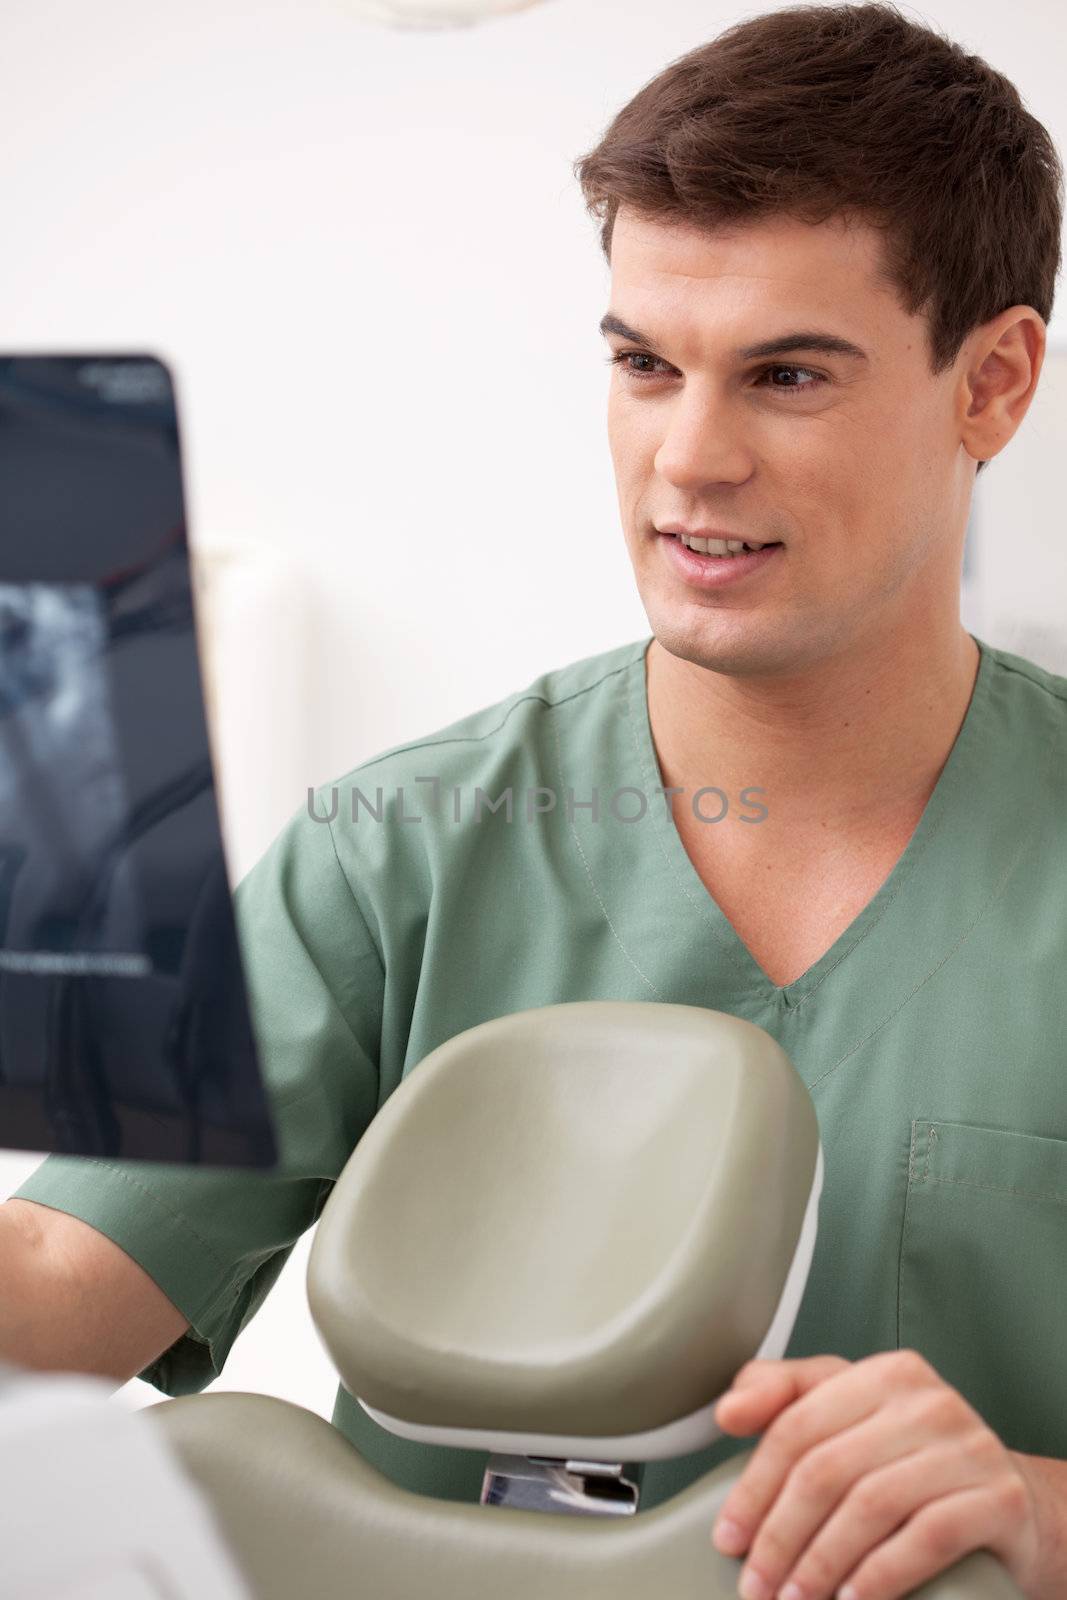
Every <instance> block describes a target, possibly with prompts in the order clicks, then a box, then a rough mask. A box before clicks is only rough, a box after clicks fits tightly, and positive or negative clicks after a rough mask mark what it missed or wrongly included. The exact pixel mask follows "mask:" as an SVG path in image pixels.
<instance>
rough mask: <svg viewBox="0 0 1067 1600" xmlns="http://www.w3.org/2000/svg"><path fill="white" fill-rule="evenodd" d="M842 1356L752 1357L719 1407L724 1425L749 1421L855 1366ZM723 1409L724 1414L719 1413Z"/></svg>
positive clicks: (788, 1403)
mask: <svg viewBox="0 0 1067 1600" xmlns="http://www.w3.org/2000/svg"><path fill="white" fill-rule="evenodd" d="M851 1365H852V1363H851V1362H850V1361H846V1360H844V1358H843V1357H842V1356H809V1357H807V1358H806V1359H803V1360H793V1361H749V1362H746V1364H745V1365H744V1366H743V1367H742V1368H741V1370H740V1372H738V1374H737V1376H736V1377H735V1378H734V1381H733V1384H732V1385H731V1387H730V1388H729V1389H728V1390H727V1391H726V1393H725V1394H724V1395H723V1396H722V1398H721V1400H720V1401H719V1404H718V1405H717V1406H716V1408H715V1419H716V1421H717V1422H718V1423H719V1424H720V1426H726V1423H727V1421H729V1422H732V1423H740V1421H741V1420H742V1419H743V1420H744V1421H745V1422H746V1423H748V1422H750V1420H751V1419H752V1418H754V1417H758V1416H766V1415H769V1414H771V1413H773V1412H776V1411H780V1410H781V1409H782V1407H783V1406H786V1405H791V1404H792V1403H793V1401H794V1400H799V1399H800V1398H801V1396H802V1395H805V1394H808V1393H809V1392H810V1391H811V1390H812V1389H815V1388H817V1387H818V1385H819V1384H820V1383H825V1382H826V1380H827V1378H832V1377H834V1376H835V1374H837V1373H838V1372H842V1371H844V1369H845V1368H846V1367H849V1366H851ZM720 1410H721V1411H722V1412H723V1416H722V1417H720V1416H719V1412H720Z"/></svg>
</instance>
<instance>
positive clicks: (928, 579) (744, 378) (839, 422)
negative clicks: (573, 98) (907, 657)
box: [606, 208, 975, 674]
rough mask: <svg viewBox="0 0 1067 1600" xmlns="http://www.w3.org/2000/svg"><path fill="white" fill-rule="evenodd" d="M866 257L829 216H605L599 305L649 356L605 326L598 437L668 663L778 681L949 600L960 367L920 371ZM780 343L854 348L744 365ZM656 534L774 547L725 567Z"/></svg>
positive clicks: (964, 485)
mask: <svg viewBox="0 0 1067 1600" xmlns="http://www.w3.org/2000/svg"><path fill="white" fill-rule="evenodd" d="M880 248H881V236H880V234H879V233H878V232H877V231H876V230H875V229H874V228H873V227H868V226H858V225H852V226H849V225H847V224H846V223H844V222H843V221H841V220H840V219H833V220H831V221H830V222H828V223H823V224H820V225H818V226H811V225H808V224H805V223H802V222H797V221H793V220H791V219H784V218H772V219H768V220H761V221H759V222H758V223H755V224H746V225H744V226H743V227H733V228H729V229H726V228H724V229H723V230H721V231H718V230H716V231H714V232H707V231H700V230H697V229H694V228H692V227H690V226H688V225H682V226H680V225H677V224H667V223H660V222H650V221H647V220H643V219H640V218H638V217H637V216H635V215H634V214H633V213H631V212H628V211H627V210H626V208H621V209H620V211H619V214H618V216H617V218H616V223H615V228H614V232H613V237H612V246H611V300H610V313H611V314H612V315H613V316H614V317H616V318H618V319H619V320H620V321H621V322H623V323H624V324H626V326H627V327H628V328H629V329H631V330H634V331H637V332H640V333H641V334H643V335H644V336H645V337H646V338H647V340H648V343H649V347H650V348H647V349H646V348H643V347H642V346H641V345H640V344H639V343H636V342H635V341H634V340H633V339H631V338H628V337H624V336H622V335H620V334H619V333H618V332H612V331H608V332H607V333H606V338H607V340H608V343H609V345H610V347H611V351H612V352H613V353H615V354H622V353H623V352H627V354H626V355H625V357H624V359H622V360H620V361H619V362H617V363H615V364H614V365H613V366H612V368H611V382H610V398H609V404H608V434H609V440H610V445H611V454H612V459H613V462H614V466H615V475H616V482H617V486H618V494H619V508H620V511H621V514H622V521H623V527H624V530H625V534H626V541H627V546H628V548H629V552H630V558H631V560H632V562H633V566H634V573H635V576H636V579H637V585H638V589H639V591H640V594H641V599H642V602H643V604H644V607H645V611H646V613H647V615H648V618H649V622H650V625H651V628H652V631H653V633H654V634H655V635H656V638H657V639H658V641H659V642H660V644H661V645H663V646H664V648H666V649H667V650H669V651H670V652H671V653H672V654H674V655H677V656H679V657H682V658H683V659H686V660H689V661H693V662H696V663H698V664H700V665H703V666H707V667H710V668H712V669H714V670H717V671H722V672H730V673H736V674H760V673H779V674H788V673H790V672H791V671H796V670H800V669H802V668H804V667H806V666H810V665H813V664H815V663H817V662H819V661H823V660H826V659H828V658H829V657H833V656H840V655H842V654H846V655H847V654H848V653H850V652H851V653H852V654H854V655H856V656H858V655H859V654H860V653H861V652H862V650H863V649H864V647H865V646H867V645H869V644H871V643H872V642H874V641H875V640H876V639H878V640H886V639H888V638H890V637H891V636H899V634H900V632H901V630H908V629H913V630H915V637H918V636H919V634H922V633H925V632H927V631H928V629H929V627H930V626H931V619H932V618H936V619H938V620H939V621H940V623H941V625H942V626H943V624H944V619H945V608H946V607H947V606H958V594H959V573H960V561H961V553H962V542H963V534H964V530H965V526H966V520H967V511H968V506H969V500H970V493H971V489H972V487H973V483H974V472H975V462H974V460H973V459H972V458H971V457H970V456H968V455H967V454H966V452H965V450H964V449H963V446H962V444H961V443H960V435H959V426H958V423H959V393H960V375H959V367H960V363H959V362H957V363H956V366H955V367H953V368H950V369H949V370H948V371H946V372H944V373H942V374H941V375H940V376H939V377H937V378H934V377H932V376H931V375H930V371H929V365H928V362H929V357H928V353H927V350H928V346H927V336H926V323H925V320H924V319H923V318H921V317H911V316H908V315H907V314H906V313H905V312H904V310H903V309H902V308H901V306H900V304H899V302H898V300H897V298H896V296H895V294H894V292H893V290H892V289H891V288H890V287H889V286H887V285H886V284H884V283H882V282H880V281H879V280H878V278H877V276H876V272H877V268H878V266H879V264H880V261H881V256H880V254H879V251H880ZM795 333H803V334H811V333H821V334H826V335H831V336H833V337H835V338H837V339H840V340H844V341H847V342H848V343H849V344H851V345H854V346H856V347H858V349H859V350H860V351H861V352H863V353H864V354H863V355H854V354H849V353H833V352H827V351H825V350H819V349H817V348H813V346H812V344H811V342H810V341H807V342H805V343H804V344H803V345H798V346H796V347H794V348H792V349H789V350H787V351H784V352H782V351H778V352H776V353H771V354H764V355H752V354H750V353H746V352H747V351H748V349H749V347H751V346H755V345H765V344H767V343H768V342H770V341H777V340H779V339H782V338H785V337H788V336H789V335H792V334H795ZM965 350H966V347H965ZM964 353H965V352H961V359H962V357H963V355H964ZM666 523H680V524H682V525H683V526H684V527H686V528H688V529H691V530H699V529H710V530H717V531H721V532H723V533H725V534H726V535H727V536H729V537H733V538H739V539H745V540H751V541H757V542H759V541H762V542H764V543H767V542H771V541H779V542H780V547H779V548H778V549H775V550H772V551H770V552H769V553H766V554H764V555H763V556H761V557H757V558H754V560H750V561H749V562H748V570H742V568H741V567H740V566H739V567H738V568H736V569H734V571H733V573H731V572H730V570H729V565H728V564H729V562H730V561H731V560H732V559H733V558H732V557H721V558H719V559H715V558H714V557H713V556H703V557H701V556H699V555H695V556H691V555H689V554H688V553H687V552H686V551H685V550H684V549H683V548H682V546H681V543H680V541H679V540H678V539H677V538H676V537H675V536H673V535H671V534H664V533H658V532H657V531H656V530H657V528H662V527H663V525H664V524H666ZM722 578H727V579H729V581H728V582H722V581H721V579H722ZM956 615H957V616H958V611H957V612H956Z"/></svg>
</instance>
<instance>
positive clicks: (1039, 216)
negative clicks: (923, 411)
mask: <svg viewBox="0 0 1067 1600" xmlns="http://www.w3.org/2000/svg"><path fill="white" fill-rule="evenodd" d="M574 172H575V176H576V177H577V178H578V181H579V183H580V185H581V190H582V194H583V197H584V200H585V204H586V209H587V211H588V212H589V213H590V214H591V215H592V216H594V217H595V218H597V219H598V220H599V222H600V224H601V228H600V242H601V248H602V250H603V252H604V255H605V257H606V259H607V260H608V262H609V264H610V261H611V234H612V228H613V226H614V222H615V216H616V213H617V211H618V208H619V206H620V205H625V206H626V207H627V208H629V209H632V210H633V211H635V212H636V213H638V214H640V215H641V216H642V217H644V218H648V219H652V220H658V221H664V222H672V221H677V222H686V223H689V224H691V225H695V226H707V227H709V228H713V227H715V226H717V225H721V224H730V223H738V222H745V221H755V220H756V219H757V218H759V217H761V216H770V215H772V214H774V213H779V214H784V215H791V216H793V217H796V218H798V219H799V220H801V221H806V222H811V223H818V222H822V221H826V220H827V219H829V218H830V217H831V216H842V217H846V218H852V219H855V220H859V221H863V222H867V223H869V224H873V225H874V226H875V227H878V228H881V229H883V230H884V251H883V266H882V277H883V279H884V280H885V281H886V282H887V283H888V284H890V285H891V286H892V287H893V288H894V289H895V290H896V292H897V295H898V297H899V299H900V302H901V304H902V305H903V307H904V309H905V310H906V311H907V312H908V313H909V314H912V315H914V314H916V313H918V312H920V311H925V313H926V316H927V323H928V329H929V336H928V342H929V355H930V370H931V372H932V373H933V374H934V375H937V374H938V373H940V372H943V371H944V370H945V369H946V368H948V367H950V366H951V365H952V363H953V362H954V361H955V359H956V357H957V356H958V354H959V352H960V349H961V347H962V345H963V342H964V340H965V339H966V337H967V335H968V334H969V333H971V331H972V330H973V329H974V328H976V327H979V326H981V324H983V323H985V322H988V321H989V320H990V319H991V318H993V317H995V316H997V315H998V314H999V313H1000V312H1001V311H1004V310H1006V309H1007V307H1008V306H1012V305H1020V304H1021V305H1028V306H1032V307H1033V308H1034V310H1035V311H1037V312H1038V313H1039V314H1040V316H1041V317H1042V318H1043V319H1044V321H1045V322H1048V320H1049V317H1050V315H1051V312H1052V303H1053V298H1054V294H1055V284H1056V278H1057V275H1058V272H1059V267H1060V231H1061V221H1062V214H1063V171H1062V168H1061V165H1060V161H1059V157H1058V155H1057V152H1056V147H1055V145H1054V144H1053V142H1052V139H1051V137H1050V135H1049V133H1048V131H1047V129H1046V128H1045V127H1044V126H1043V125H1042V124H1041V123H1040V122H1038V121H1037V119H1036V118H1035V117H1033V116H1032V115H1031V114H1030V112H1029V111H1027V110H1026V108H1025V106H1024V105H1023V102H1022V99H1021V98H1020V95H1019V92H1018V90H1017V89H1016V88H1015V86H1014V84H1012V83H1010V82H1009V80H1008V79H1007V78H1005V77H1004V76H1003V74H1001V73H999V72H995V71H994V70H993V68H992V67H990V66H989V65H988V64H987V63H986V62H985V61H983V60H982V58H981V57H980V56H974V55H968V54H967V53H966V51H965V50H964V49H963V48H962V47H961V46H960V45H958V44H955V43H953V42H952V40H950V39H948V38H945V37H944V36H942V35H941V34H939V33H937V32H935V31H934V30H933V29H932V28H930V27H928V26H925V25H923V24H920V23H917V22H912V21H910V20H909V19H908V18H907V17H905V16H904V15H903V14H902V13H901V12H900V11H899V10H898V8H897V7H896V6H895V5H893V4H889V3H885V0H877V3H873V4H864V5H838V4H835V5H803V6H792V7H790V8H788V9H787V10H783V11H773V12H769V13H767V14H765V15H762V16H757V17H752V18H749V19H748V20H746V21H744V22H740V23H737V24H735V25H734V26H733V27H731V28H728V29H727V30H726V31H725V32H724V33H721V34H719V35H718V37H717V38H715V39H712V40H711V41H710V42H709V43H707V44H702V45H698V46H697V48H696V49H694V50H690V51H689V52H688V53H687V54H686V55H683V56H680V57H678V58H677V59H676V60H674V61H672V62H670V63H669V64H668V65H667V66H666V67H665V68H664V69H663V71H662V72H660V73H658V74H657V75H656V77H654V78H652V79H651V80H650V81H649V82H648V83H646V84H645V85H644V86H643V87H642V88H641V89H639V90H638V92H637V94H636V95H634V97H633V98H632V99H631V100H630V101H629V102H628V103H627V104H626V105H625V106H624V107H623V108H622V110H621V111H619V112H618V114H617V115H616V116H615V118H614V119H613V121H612V122H611V123H610V124H609V126H608V128H607V131H606V132H605V133H604V135H603V137H602V138H601V140H600V142H599V143H598V144H597V145H596V146H595V147H594V148H593V149H592V150H591V151H589V152H588V153H587V154H586V155H584V156H582V157H580V158H579V159H578V160H577V161H576V162H575V163H574ZM982 465H984V463H982Z"/></svg>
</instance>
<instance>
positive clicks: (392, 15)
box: [349, 0, 541, 29]
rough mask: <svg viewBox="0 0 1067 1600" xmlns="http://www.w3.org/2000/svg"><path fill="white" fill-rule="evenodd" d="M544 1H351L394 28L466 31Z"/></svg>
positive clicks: (358, 10) (368, 17) (373, 18)
mask: <svg viewBox="0 0 1067 1600" xmlns="http://www.w3.org/2000/svg"><path fill="white" fill-rule="evenodd" d="M540 3H541V0H349V4H350V5H351V6H353V8H354V9H355V12H356V15H357V16H359V17H363V18H365V20H366V21H368V22H382V23H385V24H386V25H387V26H388V27H391V28H423V29H425V28H466V27H469V26H471V24H473V23H476V22H486V21H488V19H489V18H490V17H498V16H503V15H504V13H505V12H508V11H523V10H525V9H526V7H527V6H532V5H538V4H540Z"/></svg>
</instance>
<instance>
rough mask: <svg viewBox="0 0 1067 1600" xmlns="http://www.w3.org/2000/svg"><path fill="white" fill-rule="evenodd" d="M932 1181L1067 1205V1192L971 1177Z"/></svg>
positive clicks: (933, 1181) (933, 1180) (988, 1192)
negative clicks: (979, 1181) (1013, 1187)
mask: <svg viewBox="0 0 1067 1600" xmlns="http://www.w3.org/2000/svg"><path fill="white" fill-rule="evenodd" d="M930 1182H931V1184H943V1185H946V1186H949V1187H952V1188H956V1189H984V1190H985V1191H986V1193H987V1194H1013V1195H1018V1196H1019V1197H1020V1198H1021V1199H1023V1200H1050V1201H1052V1203H1053V1204H1054V1205H1061V1206H1067V1194H1052V1193H1051V1192H1048V1193H1046V1192H1045V1191H1044V1190H1041V1189H1010V1188H1005V1187H1004V1186H1003V1185H1002V1184H997V1183H975V1182H973V1181H972V1180H971V1179H970V1178H931V1179H930Z"/></svg>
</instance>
